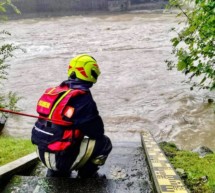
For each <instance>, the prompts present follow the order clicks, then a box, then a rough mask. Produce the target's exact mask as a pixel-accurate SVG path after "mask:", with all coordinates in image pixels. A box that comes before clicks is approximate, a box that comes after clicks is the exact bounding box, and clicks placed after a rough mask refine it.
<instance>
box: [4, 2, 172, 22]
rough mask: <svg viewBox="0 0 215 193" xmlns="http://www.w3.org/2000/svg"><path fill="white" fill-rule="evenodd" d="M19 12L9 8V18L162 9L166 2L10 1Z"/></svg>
mask: <svg viewBox="0 0 215 193" xmlns="http://www.w3.org/2000/svg"><path fill="white" fill-rule="evenodd" d="M12 2H13V4H14V5H16V6H17V7H18V9H19V10H20V11H21V13H22V14H21V15H16V14H15V13H14V11H13V9H12V8H11V7H9V8H8V11H7V15H9V17H11V18H26V17H44V16H60V15H61V16H64V15H74V14H76V13H80V12H92V11H103V12H104V11H128V10H136V9H149V10H150V9H162V8H164V4H163V2H164V3H165V2H168V0H12Z"/></svg>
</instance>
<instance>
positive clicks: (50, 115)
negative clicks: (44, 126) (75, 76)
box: [48, 89, 71, 119]
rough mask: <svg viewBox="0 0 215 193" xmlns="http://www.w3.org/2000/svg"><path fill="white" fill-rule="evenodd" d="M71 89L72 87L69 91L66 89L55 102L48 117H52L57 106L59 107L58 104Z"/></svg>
mask: <svg viewBox="0 0 215 193" xmlns="http://www.w3.org/2000/svg"><path fill="white" fill-rule="evenodd" d="M70 91H71V89H69V90H68V91H66V92H65V93H64V94H63V95H62V96H61V97H60V98H59V99H58V100H57V102H56V103H55V105H54V107H53V108H52V110H51V113H50V114H49V117H48V118H49V119H51V117H52V114H53V112H54V110H55V108H56V107H57V105H58V104H59V103H60V101H61V100H62V99H63V98H64V97H65V96H66V95H67V94H68V93H69V92H70Z"/></svg>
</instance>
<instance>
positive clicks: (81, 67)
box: [68, 54, 101, 83]
mask: <svg viewBox="0 0 215 193" xmlns="http://www.w3.org/2000/svg"><path fill="white" fill-rule="evenodd" d="M74 73H75V75H76V77H77V78H79V79H81V80H84V81H88V82H93V83H95V82H96V81H97V78H98V76H99V75H100V73H101V72H100V70H99V66H98V64H97V62H96V60H95V59H94V58H93V57H92V56H90V55H88V54H81V55H78V56H76V57H74V58H72V59H71V60H70V63H69V69H68V77H70V76H71V75H72V74H74Z"/></svg>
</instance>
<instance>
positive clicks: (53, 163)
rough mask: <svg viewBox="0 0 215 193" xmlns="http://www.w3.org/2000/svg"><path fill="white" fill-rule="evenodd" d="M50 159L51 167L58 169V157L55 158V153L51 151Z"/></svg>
mask: <svg viewBox="0 0 215 193" xmlns="http://www.w3.org/2000/svg"><path fill="white" fill-rule="evenodd" d="M49 161H50V165H51V168H52V169H53V170H55V171H57V168H56V159H55V154H54V153H49Z"/></svg>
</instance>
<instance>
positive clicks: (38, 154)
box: [36, 146, 42, 161]
mask: <svg viewBox="0 0 215 193" xmlns="http://www.w3.org/2000/svg"><path fill="white" fill-rule="evenodd" d="M36 153H37V156H38V158H39V159H40V161H42V160H41V158H40V153H39V149H38V146H37V148H36Z"/></svg>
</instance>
